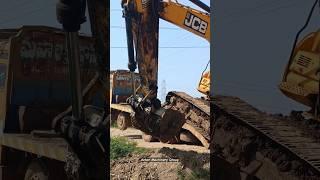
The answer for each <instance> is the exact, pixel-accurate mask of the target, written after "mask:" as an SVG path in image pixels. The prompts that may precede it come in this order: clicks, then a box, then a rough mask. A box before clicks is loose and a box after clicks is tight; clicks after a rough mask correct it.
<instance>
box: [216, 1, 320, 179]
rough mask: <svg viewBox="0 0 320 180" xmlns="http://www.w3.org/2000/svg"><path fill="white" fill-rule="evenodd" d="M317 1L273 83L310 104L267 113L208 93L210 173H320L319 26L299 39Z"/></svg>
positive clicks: (253, 176)
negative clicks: (278, 78) (305, 108)
mask: <svg viewBox="0 0 320 180" xmlns="http://www.w3.org/2000/svg"><path fill="white" fill-rule="evenodd" d="M317 6H318V7H319V9H320V1H319V0H316V1H315V2H314V4H313V6H312V9H311V11H310V13H309V15H308V18H307V21H306V23H305V24H304V26H303V27H302V29H300V31H299V32H298V33H297V35H296V38H295V40H294V45H293V48H292V53H291V55H290V58H289V62H288V64H287V67H286V69H285V72H284V75H283V79H282V81H281V83H280V85H279V88H280V90H281V91H282V92H283V93H284V94H285V95H286V96H288V97H289V98H291V99H293V100H295V101H297V102H299V103H301V104H304V105H306V106H308V107H311V110H310V111H309V112H305V113H301V112H295V111H293V112H292V113H291V115H290V116H279V115H270V114H266V113H263V112H261V111H259V110H257V109H256V108H254V107H252V106H250V105H249V104H247V103H246V102H244V101H242V100H241V99H239V98H237V97H231V96H219V95H216V96H214V97H213V98H212V102H213V108H212V109H211V111H212V113H213V116H214V122H213V128H214V135H213V141H212V142H213V144H214V145H213V147H214V148H213V149H212V151H211V152H212V153H213V156H214V162H215V166H216V167H217V168H214V177H213V178H214V179H279V180H281V179H319V178H320V141H319V140H320V136H319V127H320V123H319V121H318V120H319V88H320V86H319V81H320V31H319V30H317V31H314V32H312V33H309V34H308V35H306V36H305V37H304V38H303V39H302V40H300V41H299V38H300V34H301V33H302V32H303V31H304V30H305V29H306V27H307V26H308V25H309V22H310V19H311V18H312V17H313V15H314V14H315V13H314V11H315V8H316V7H317ZM316 15H319V14H316ZM318 23H319V21H318ZM318 25H319V24H318ZM298 41H299V42H298ZM306 115H307V116H306Z"/></svg>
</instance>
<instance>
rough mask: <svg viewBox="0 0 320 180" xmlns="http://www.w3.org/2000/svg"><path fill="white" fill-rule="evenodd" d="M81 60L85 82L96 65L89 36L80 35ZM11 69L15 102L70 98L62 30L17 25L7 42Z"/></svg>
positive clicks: (45, 101)
mask: <svg viewBox="0 0 320 180" xmlns="http://www.w3.org/2000/svg"><path fill="white" fill-rule="evenodd" d="M80 62H81V67H82V69H81V74H82V82H83V86H85V85H86V83H87V82H88V81H89V80H90V78H91V77H93V75H94V71H95V70H96V68H97V64H96V57H95V54H94V47H93V41H92V39H91V38H90V37H87V36H80ZM10 70H11V71H12V73H13V74H14V76H13V79H12V83H13V92H12V93H13V97H12V101H13V102H14V103H16V104H21V105H22V104H24V105H30V104H46V103H49V102H50V103H53V104H55V103H56V104H59V103H60V104H65V103H68V102H69V90H68V86H67V83H68V81H67V80H68V79H67V71H68V70H67V56H66V51H65V36H64V34H63V31H61V30H59V29H56V28H50V27H43V26H24V27H22V28H21V29H19V32H18V33H17V34H16V35H15V36H14V37H13V38H12V39H11V42H10ZM50 103H49V104H50Z"/></svg>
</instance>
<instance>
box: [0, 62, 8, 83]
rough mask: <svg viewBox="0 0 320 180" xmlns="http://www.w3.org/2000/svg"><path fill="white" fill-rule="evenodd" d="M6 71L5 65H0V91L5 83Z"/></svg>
mask: <svg viewBox="0 0 320 180" xmlns="http://www.w3.org/2000/svg"><path fill="white" fill-rule="evenodd" d="M6 70H7V67H6V65H5V64H0V89H3V88H4V86H5V81H6V74H7V73H6Z"/></svg>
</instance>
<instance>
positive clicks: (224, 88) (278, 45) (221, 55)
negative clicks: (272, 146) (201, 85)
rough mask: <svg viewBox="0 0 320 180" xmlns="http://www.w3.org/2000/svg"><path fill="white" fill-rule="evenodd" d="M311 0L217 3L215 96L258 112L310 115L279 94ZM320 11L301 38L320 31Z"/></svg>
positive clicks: (214, 7)
mask: <svg viewBox="0 0 320 180" xmlns="http://www.w3.org/2000/svg"><path fill="white" fill-rule="evenodd" d="M313 2H314V1H313V0H303V1H301V0H263V1H262V0H260V1H258V0H241V1H236V0H223V1H213V3H212V6H213V11H214V12H213V14H214V15H215V17H214V19H213V21H215V24H214V27H213V37H212V38H213V40H212V41H213V46H214V47H213V52H212V54H213V58H212V63H211V66H212V67H211V71H212V73H213V74H212V76H213V80H212V81H213V83H212V84H213V92H214V94H222V95H233V96H237V97H240V98H241V99H243V100H245V101H247V102H249V103H250V104H251V105H253V106H255V107H257V108H258V109H260V110H263V111H266V112H272V113H284V114H287V113H289V112H290V111H291V110H306V109H308V108H306V107H305V106H302V105H300V104H299V103H297V102H295V101H293V100H291V99H289V98H288V97H286V96H284V95H283V94H282V93H281V92H280V91H279V89H278V87H277V86H278V84H279V83H280V81H281V79H282V74H283V72H284V70H285V66H286V64H287V62H288V60H289V56H290V52H291V48H292V45H293V42H294V38H295V36H296V33H297V32H298V30H299V29H300V28H301V27H302V26H303V25H304V23H305V21H306V19H307V16H308V13H309V11H310V9H311V6H312V4H313ZM319 10H320V9H319V8H317V9H316V11H315V13H314V14H315V15H314V16H313V17H312V20H311V24H310V26H308V28H307V30H306V31H304V32H303V34H302V35H305V34H306V33H309V32H311V31H316V30H318V29H319V23H320V21H319Z"/></svg>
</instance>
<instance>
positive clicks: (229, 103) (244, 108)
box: [212, 96, 320, 179]
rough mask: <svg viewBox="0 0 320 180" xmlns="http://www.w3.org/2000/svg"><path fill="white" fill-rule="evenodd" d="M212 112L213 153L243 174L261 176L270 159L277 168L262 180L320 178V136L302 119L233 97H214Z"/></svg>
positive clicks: (269, 170) (272, 169) (268, 172)
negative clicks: (256, 107) (265, 164)
mask: <svg viewBox="0 0 320 180" xmlns="http://www.w3.org/2000/svg"><path fill="white" fill-rule="evenodd" d="M212 111H213V114H214V117H215V119H214V122H213V131H214V134H213V149H214V152H213V153H214V154H217V155H218V156H220V157H222V158H223V159H225V160H226V161H228V162H229V163H232V164H234V165H235V166H237V167H239V169H240V170H241V171H242V172H243V173H245V174H247V175H257V174H258V175H257V176H259V173H257V172H258V171H259V170H262V169H263V168H265V167H264V162H266V160H268V161H269V162H270V163H271V164H273V165H272V166H270V167H276V168H270V167H269V168H267V170H266V171H265V172H267V174H264V175H262V173H260V176H261V178H259V179H268V178H269V179H320V142H319V138H317V136H315V135H312V133H310V127H307V126H306V125H301V121H300V122H297V120H294V119H293V118H292V119H290V117H282V116H276V115H270V114H267V113H263V112H261V111H259V110H257V109H255V108H254V107H252V106H250V105H249V104H247V103H246V102H244V101H242V100H241V99H239V98H236V97H231V96H215V97H213V109H212ZM313 131H315V129H313ZM318 132H319V131H318ZM318 136H319V135H318ZM254 164H256V165H254ZM257 164H258V165H257ZM253 167H254V168H253ZM261 172H262V171H261ZM263 176H264V178H263ZM265 177H268V178H265Z"/></svg>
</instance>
